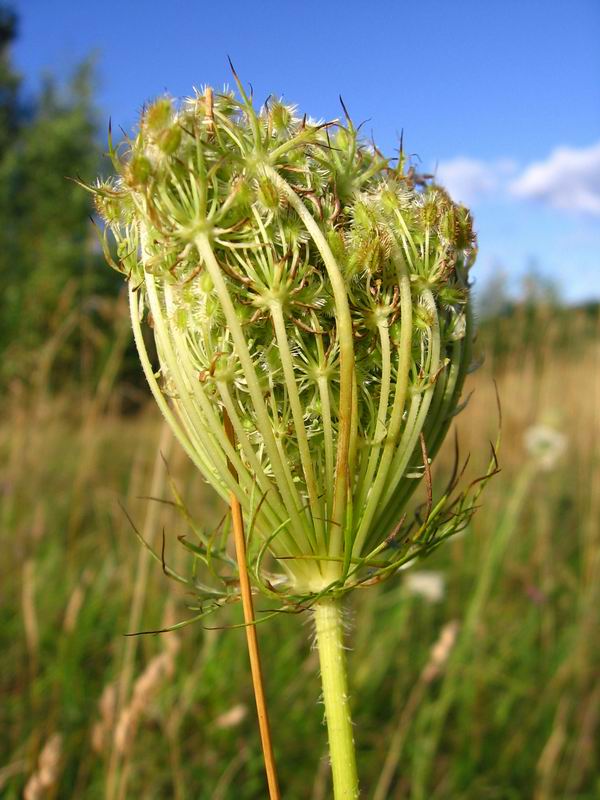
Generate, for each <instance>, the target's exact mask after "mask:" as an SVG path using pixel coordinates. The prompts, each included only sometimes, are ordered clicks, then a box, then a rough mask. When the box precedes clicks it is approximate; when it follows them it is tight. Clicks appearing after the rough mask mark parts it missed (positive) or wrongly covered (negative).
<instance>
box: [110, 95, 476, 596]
mask: <svg viewBox="0 0 600 800" xmlns="http://www.w3.org/2000/svg"><path fill="white" fill-rule="evenodd" d="M240 90H241V92H242V99H241V100H238V99H237V98H236V97H235V96H234V95H233V93H224V94H217V93H214V94H213V92H212V91H210V90H207V91H205V92H203V93H197V94H196V95H195V96H194V97H192V98H190V99H188V100H186V101H185V102H184V103H183V104H182V106H181V108H180V109H179V110H176V109H175V107H174V105H173V103H172V102H171V101H170V100H167V99H164V98H163V99H160V100H158V101H156V103H154V104H153V105H151V106H150V107H149V108H148V109H146V111H145V112H144V114H143V116H142V120H141V124H140V128H139V132H138V133H137V135H136V136H135V137H134V138H133V139H132V140H131V141H130V142H129V153H125V154H124V155H123V156H122V158H121V160H120V161H118V165H119V171H120V173H121V178H120V181H119V183H118V185H117V186H116V187H113V188H112V189H111V192H110V196H105V195H103V194H102V192H101V191H100V187H98V188H96V189H95V191H97V194H98V203H97V205H98V210H99V211H100V213H101V214H102V215H104V217H105V219H106V222H107V224H108V227H109V229H110V231H111V232H112V233H113V234H114V236H115V238H116V240H117V242H118V243H119V250H120V251H121V252H123V253H126V254H129V255H128V256H127V258H125V259H121V260H120V261H119V262H118V267H119V269H121V270H122V271H123V272H124V273H125V274H126V275H127V277H128V279H129V282H130V287H131V304H132V320H133V326H134V332H135V334H136V340H137V344H138V347H139V348H140V355H141V358H142V363H143V365H144V368H145V371H146V375H147V377H148V380H149V382H150V385H151V387H152V389H153V392H154V394H155V397H156V399H157V401H158V402H159V404H160V405H161V407H162V409H163V412H164V413H165V416H166V417H167V419H168V420H169V421H170V423H171V425H172V426H173V428H174V430H175V433H176V435H177V436H178V438H179V439H180V441H181V442H182V444H183V445H184V447H185V448H186V450H187V452H188V454H189V455H190V456H191V458H192V459H193V460H194V462H195V464H196V465H197V466H198V468H199V469H200V471H201V472H202V473H203V475H204V476H205V478H206V479H207V480H208V481H209V483H211V485H212V486H213V487H214V488H215V489H216V490H217V491H218V492H219V494H220V495H221V496H222V497H223V498H224V499H226V498H227V497H228V494H229V493H230V492H234V494H235V495H236V496H237V498H238V499H239V501H240V503H241V505H242V508H243V510H244V513H245V516H246V519H247V520H248V524H251V525H252V530H253V532H254V535H255V536H256V539H257V541H259V542H262V546H261V547H260V553H261V554H262V553H263V552H264V550H265V549H268V550H270V551H271V553H272V554H273V555H274V556H275V557H276V558H279V559H281V560H280V562H279V563H280V564H282V565H283V567H284V569H286V571H287V574H288V588H287V591H288V593H289V594H291V595H293V596H303V595H306V594H307V593H308V594H310V593H319V592H325V591H332V592H335V591H344V590H346V589H347V588H348V587H351V586H353V585H356V584H357V583H360V582H362V581H364V580H365V579H366V578H369V579H371V577H372V576H373V575H375V574H376V575H382V576H384V575H385V574H389V573H391V572H393V571H394V569H396V568H397V566H398V565H399V564H400V563H402V560H407V558H409V557H411V556H412V555H414V553H415V552H421V551H422V550H423V548H425V549H427V548H428V547H429V546H433V544H434V543H435V542H436V541H437V540H438V539H439V537H440V536H445V535H448V531H449V530H450V528H449V527H446V528H444V527H443V525H442V520H445V522H444V524H446V523H447V525H450V523H449V522H448V520H449V517H443V515H441V514H440V515H439V517H438V520H437V522H436V523H435V525H434V524H433V522H427V524H425V526H423V525H421V527H420V528H418V532H415V529H414V528H413V529H410V528H407V529H406V530H404V529H403V528H402V527H401V525H400V523H401V520H402V516H403V513H404V509H405V506H406V503H407V501H408V499H409V497H410V495H411V493H412V492H413V490H414V488H415V486H416V485H417V483H418V481H417V480H416V479H415V478H414V477H409V475H411V476H414V475H415V474H417V475H423V474H425V473H426V472H428V464H429V460H430V459H431V458H432V457H433V456H434V455H435V453H436V451H437V450H438V448H439V447H440V444H441V442H442V440H443V438H444V435H445V433H446V430H447V428H448V425H449V423H450V420H451V418H452V416H453V414H454V412H455V410H456V408H457V406H458V403H459V398H460V393H461V388H462V383H463V379H464V375H465V372H466V369H467V367H468V365H469V361H470V346H471V338H472V325H471V312H470V301H469V281H468V271H469V268H470V266H471V263H472V261H473V258H474V253H475V237H474V234H473V229H472V223H471V216H470V214H469V212H468V210H467V209H465V208H463V207H461V206H457V205H456V204H455V203H453V202H452V200H451V199H450V197H449V196H448V195H447V193H446V192H445V191H443V190H442V189H440V188H439V187H436V186H434V185H432V184H430V183H427V182H426V181H424V180H420V179H418V176H415V175H414V172H413V171H412V170H410V171H409V172H406V171H405V159H404V156H402V157H401V159H400V161H399V164H397V165H395V164H394V163H393V162H392V161H390V160H388V159H386V158H384V157H383V156H381V155H380V154H379V152H378V151H377V150H376V149H375V148H374V147H373V146H371V145H370V144H367V143H366V142H364V141H362V140H361V139H360V137H359V135H358V132H357V130H356V129H355V128H354V126H353V125H352V124H351V123H350V122H348V123H347V124H342V123H340V122H337V121H336V122H333V123H328V124H322V123H317V122H314V121H309V120H307V119H306V117H301V116H299V115H298V114H297V112H296V110H295V109H294V107H292V106H287V105H284V104H283V102H281V101H271V102H270V103H268V104H266V105H265V107H264V108H263V109H262V110H261V111H260V112H259V111H256V110H255V109H254V107H253V106H252V104H251V101H250V100H248V98H247V97H246V95H245V94H244V93H243V90H242V89H241V87H240ZM119 206H120V210H119ZM148 315H151V317H152V321H153V327H152V330H153V335H154V338H155V342H156V351H157V354H158V362H157V363H156V364H151V362H150V358H149V356H148V353H147V352H146V350H145V345H144V339H143V337H142V335H141V326H142V324H143V320H144V318H145V317H147V316H148ZM226 417H227V418H228V419H229V420H230V421H231V425H232V427H233V430H234V432H235V437H234V439H233V441H231V440H230V439H229V438H228V437H227V435H226V434H225V431H224V420H225V418H226ZM430 510H431V509H430ZM417 527H418V526H417ZM400 530H402V531H403V534H402V537H401V541H400V542H399V541H398V540H399V531H400ZM407 531H408V532H407ZM261 557H262V555H261ZM257 558H259V556H257ZM259 560H260V559H259ZM382 565H383V566H382ZM257 573H258V570H257Z"/></svg>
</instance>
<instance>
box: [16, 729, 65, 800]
mask: <svg viewBox="0 0 600 800" xmlns="http://www.w3.org/2000/svg"><path fill="white" fill-rule="evenodd" d="M61 755H62V736H61V735H60V733H55V734H53V735H52V736H51V737H50V738H49V739H48V741H47V742H46V744H45V745H44V748H43V750H42V752H41V753H40V757H39V758H38V763H37V769H36V771H35V772H34V773H33V775H32V776H31V777H30V778H29V780H28V781H27V785H26V786H25V791H24V792H23V798H24V800H43V799H44V798H45V797H47V796H48V794H49V793H50V790H51V789H52V788H53V787H54V786H55V785H56V783H57V781H58V776H59V771H60V759H61Z"/></svg>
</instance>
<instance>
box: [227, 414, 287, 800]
mask: <svg viewBox="0 0 600 800" xmlns="http://www.w3.org/2000/svg"><path fill="white" fill-rule="evenodd" d="M223 422H224V427H225V433H226V436H227V437H228V439H229V440H230V442H231V443H232V444H233V442H234V437H235V434H234V431H233V426H232V424H231V420H230V419H229V416H228V415H227V413H226V412H225V414H224V416H223ZM229 469H230V470H231V473H232V475H234V477H237V476H236V473H235V469H234V467H233V466H232V465H231V464H230V465H229ZM230 507H231V516H232V522H233V537H234V543H235V554H236V558H237V562H238V567H239V573H240V591H241V595H242V607H243V611H244V623H245V625H246V642H247V645H248V656H249V658H250V672H251V674H252V687H253V689H254V699H255V701H256V712H257V716H258V729H259V732H260V740H261V744H262V749H263V757H264V762H265V772H266V773H267V784H268V786H269V798H270V800H280V797H281V795H280V793H279V784H278V780H277V770H276V767H275V756H274V754H273V741H272V738H271V726H270V724H269V713H268V710H267V700H266V697H265V689H264V681H263V675H262V666H261V663H260V651H259V649H258V636H257V634H256V624H255V623H256V620H255V617H254V605H253V602H252V588H251V586H250V578H249V576H248V562H247V559H246V537H245V534H244V520H243V517H242V508H241V506H240V503H239V501H238V499H237V497H236V496H235V493H234V492H231V494H230Z"/></svg>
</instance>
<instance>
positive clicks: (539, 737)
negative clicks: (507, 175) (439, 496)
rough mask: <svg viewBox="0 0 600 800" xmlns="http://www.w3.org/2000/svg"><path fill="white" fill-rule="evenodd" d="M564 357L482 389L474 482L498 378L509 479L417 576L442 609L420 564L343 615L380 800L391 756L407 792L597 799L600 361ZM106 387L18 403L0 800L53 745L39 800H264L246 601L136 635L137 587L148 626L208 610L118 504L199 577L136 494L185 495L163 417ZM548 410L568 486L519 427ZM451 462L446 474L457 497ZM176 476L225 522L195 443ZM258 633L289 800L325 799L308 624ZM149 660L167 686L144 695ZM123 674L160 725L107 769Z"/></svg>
mask: <svg viewBox="0 0 600 800" xmlns="http://www.w3.org/2000/svg"><path fill="white" fill-rule="evenodd" d="M561 336H562V334H561ZM552 341H553V340H552V338H551V337H550V336H548V337H547V338H546V339H545V340H543V339H542V340H540V341H536V344H535V347H533V346H532V347H531V348H527V347H524V346H522V345H520V346H518V347H517V346H516V345H512V346H511V348H510V349H509V351H508V352H506V351H503V353H502V359H501V360H500V361H496V362H493V365H492V366H490V367H485V366H484V367H483V368H482V369H481V370H479V372H478V373H476V374H475V375H474V376H473V377H472V379H471V383H472V388H476V392H475V395H474V396H473V398H472V400H471V402H470V404H469V406H468V407H467V409H466V410H465V411H464V412H463V414H462V415H461V417H460V419H459V423H458V428H459V439H460V441H461V447H462V450H463V452H464V453H466V452H467V451H470V452H471V453H472V464H471V466H470V467H469V470H468V473H469V476H470V477H474V476H476V475H477V474H478V472H480V471H481V470H482V469H483V468H484V464H485V461H486V459H487V456H488V450H486V448H487V442H488V441H489V440H490V439H491V438H494V436H495V431H496V425H497V420H496V411H495V398H494V389H493V384H492V375H491V372H492V371H493V372H494V377H495V378H496V379H497V381H498V386H499V391H500V395H501V398H502V405H503V416H504V421H503V444H502V451H501V462H502V472H501V474H500V475H498V476H497V477H496V478H495V479H494V480H493V481H492V482H491V483H490V485H489V486H488V488H487V489H486V492H485V493H484V496H483V506H482V508H481V509H480V510H479V511H478V513H477V515H476V516H475V519H474V522H473V524H472V525H471V527H470V529H469V530H468V531H467V532H466V533H465V534H464V535H462V536H461V537H460V538H456V539H455V540H453V541H452V542H450V543H448V544H447V545H446V546H444V547H442V548H440V550H438V551H437V552H436V553H435V554H434V556H432V557H431V558H430V559H429V560H428V561H427V562H425V563H423V564H422V565H421V564H419V565H416V566H415V567H413V570H421V569H426V570H433V571H436V572H440V573H441V574H442V575H443V577H444V580H445V585H446V592H445V597H444V599H443V600H442V601H441V602H437V603H430V602H428V601H427V600H425V599H424V598H423V597H421V596H416V595H414V594H411V593H410V592H409V591H408V588H407V584H406V580H405V579H406V576H407V575H408V574H409V573H408V572H403V573H401V574H400V575H399V576H398V577H397V578H395V579H394V580H392V581H390V582H388V583H387V584H384V585H381V586H378V587H373V588H370V589H368V590H367V589H365V590H364V591H360V592H356V593H355V596H354V598H353V600H352V602H351V605H350V607H349V608H348V611H347V616H348V630H349V633H350V643H351V645H352V649H351V650H350V652H349V670H350V681H351V685H352V702H353V712H354V721H355V726H356V728H355V735H356V740H357V745H358V758H359V768H360V773H361V781H362V787H363V791H364V796H365V797H372V796H373V793H374V792H375V789H376V786H377V782H378V779H379V778H380V775H381V772H382V767H383V764H384V762H385V761H386V758H387V757H388V750H389V747H390V743H391V741H392V740H395V741H396V743H399V746H398V748H397V751H398V752H397V768H396V769H394V770H393V779H392V783H391V786H390V789H389V791H388V792H387V794H386V796H387V797H389V798H412V800H424V798H435V799H437V800H446V799H449V798H452V800H456V799H457V798H461V799H462V798H464V799H465V800H467V799H468V800H486V798H489V800H496V799H497V800H512V798H515V800H521V799H522V798H532V799H533V800H550V799H551V798H556V799H557V800H558V798H565V799H568V800H592V799H593V798H596V797H598V796H600V779H599V778H598V774H599V767H600V763H599V758H598V752H597V744H595V743H597V737H598V728H599V725H600V689H599V688H598V681H597V675H598V668H599V666H600V642H599V640H598V635H597V631H598V622H599V613H598V608H600V581H599V578H600V530H599V525H598V520H599V519H600V456H599V452H598V445H597V442H598V441H599V436H600V419H599V411H598V409H599V408H600V385H599V377H598V376H599V375H600V369H599V366H600V353H599V351H598V349H597V345H590V346H587V347H583V346H581V345H580V343H579V341H578V342H576V345H577V346H574V347H573V348H569V347H567V346H563V347H561V348H560V352H558V354H557V352H556V351H553V349H552V344H551V342H552ZM544 342H545V343H544ZM109 383H110V382H109ZM103 392H104V395H105V396H103V397H102V398H101V400H102V402H98V400H97V396H92V398H91V400H85V397H84V394H83V393H82V395H81V396H79V395H77V394H75V393H74V392H72V391H69V392H67V391H65V392H64V393H63V394H62V395H59V396H57V397H52V398H48V397H47V396H46V395H45V394H44V393H42V392H40V391H38V392H25V391H23V392H19V390H18V387H16V388H14V390H13V393H12V396H11V397H9V398H8V399H7V400H6V402H5V403H4V407H3V415H2V422H1V423H0V458H1V463H2V465H3V466H2V471H1V475H0V489H1V496H0V503H1V506H0V519H1V521H2V528H1V532H0V537H1V538H0V547H1V553H2V559H1V567H0V569H1V571H2V575H1V586H2V589H1V595H0V598H1V599H0V602H1V610H2V619H3V624H2V627H1V628H0V649H1V652H2V663H1V669H0V693H1V696H2V702H1V703H0V752H1V756H0V764H1V765H2V766H0V796H1V797H2V798H7V800H8V799H11V800H12V798H19V797H22V796H23V789H24V786H25V785H26V783H27V781H28V780H29V779H30V776H31V775H32V774H33V773H34V772H35V770H36V763H37V759H38V757H39V754H40V751H41V750H42V748H43V747H44V745H45V743H46V742H47V741H48V740H49V739H50V737H51V736H52V735H53V734H55V733H59V734H60V735H61V737H62V758H61V760H60V763H59V764H58V766H57V769H56V775H55V777H54V778H53V779H52V780H51V781H50V784H51V785H49V786H48V788H47V790H46V793H45V794H42V795H41V796H43V797H49V798H85V800H87V799H88V798H89V799H90V800H94V798H103V797H106V796H107V784H110V787H109V788H110V789H111V791H112V794H111V795H110V796H111V797H114V798H116V797H118V796H121V797H126V798H144V800H145V799H146V798H148V799H150V798H166V797H168V798H171V797H172V798H177V799H178V800H183V799H184V798H186V799H187V798H190V800H191V799H192V798H193V800H204V799H206V800H218V798H221V799H222V800H250V799H251V798H256V800H258V799H259V798H261V799H262V798H264V797H265V784H264V779H263V772H262V765H261V756H260V745H259V741H258V734H257V731H256V726H255V720H254V709H253V700H252V694H251V686H250V680H249V675H248V668H247V657H246V652H245V642H244V633H243V631H242V630H240V629H234V630H230V629H227V626H229V625H231V624H235V623H239V622H240V620H241V609H240V608H239V607H237V606H236V607H231V608H228V609H225V610H223V611H221V612H219V615H218V616H212V617H209V618H208V619H207V620H206V621H205V622H206V624H207V625H209V626H218V628H219V629H216V630H203V629H202V628H201V627H200V626H199V625H194V626H190V627H187V628H184V629H182V630H181V631H178V632H177V633H176V634H170V635H169V636H166V637H165V636H158V637H157V636H143V637H137V638H135V639H126V638H125V637H124V636H123V634H124V633H125V632H127V631H128V630H129V627H128V626H129V624H130V615H131V606H132V601H133V596H134V593H136V592H137V597H138V601H142V600H143V603H141V604H140V619H139V627H140V628H143V629H147V628H155V627H160V626H162V625H165V624H169V623H171V622H173V621H178V620H181V619H184V618H185V617H186V616H189V615H190V613H191V612H189V611H188V610H187V609H186V605H185V603H186V597H185V595H184V593H183V592H182V591H180V590H179V588H178V587H177V585H176V584H174V583H173V582H172V581H169V580H168V579H167V578H166V577H165V576H164V575H163V573H162V570H161V568H160V565H159V564H156V563H155V562H153V561H152V562H151V563H148V564H145V563H144V561H145V558H146V557H145V556H144V555H143V552H144V551H143V550H142V549H141V548H140V545H139V543H138V541H137V539H136V538H135V536H134V534H133V532H132V530H131V527H130V524H129V522H128V521H127V518H126V516H125V514H124V512H123V510H122V509H121V504H122V505H123V506H125V508H126V509H127V511H128V513H129V514H130V515H131V517H132V519H133V520H134V521H135V524H136V526H137V527H138V528H139V529H140V530H142V529H144V531H145V534H146V535H147V536H149V537H154V540H155V541H156V542H158V543H160V537H161V531H162V530H163V528H164V530H165V535H166V547H167V559H168V561H169V563H170V564H173V565H174V566H179V567H180V568H182V569H185V565H186V559H187V555H186V552H185V551H184V549H183V548H182V547H181V546H180V545H179V544H178V542H177V536H178V535H180V534H183V533H186V524H185V522H184V521H183V520H182V519H181V518H180V517H179V516H177V515H176V514H175V512H174V511H173V509H172V508H171V507H169V506H168V505H161V504H157V503H153V502H151V501H148V500H145V499H140V498H143V496H145V495H149V494H153V491H152V484H153V478H154V489H158V494H159V495H160V496H161V497H163V498H166V499H168V498H169V497H170V495H169V488H168V486H164V478H163V476H162V475H161V464H162V462H161V461H160V460H158V461H156V450H157V446H158V442H159V439H160V437H161V435H162V431H161V423H160V420H159V418H158V415H157V413H156V412H155V410H154V408H153V407H152V406H151V405H150V404H148V407H147V408H145V409H144V410H143V411H142V412H140V413H139V414H137V415H135V416H121V415H119V414H117V413H116V412H114V411H112V410H110V409H107V403H106V399H107V397H108V396H110V392H108V391H107V389H106V385H105V388H104V389H103ZM546 418H552V420H553V422H555V424H557V425H558V427H559V428H560V429H561V430H562V431H563V432H564V433H565V434H566V435H567V436H568V438H569V444H568V448H567V451H566V453H565V454H564V455H563V457H562V459H561V460H560V462H559V463H558V465H557V466H556V468H555V469H554V470H553V471H551V472H545V473H539V474H537V475H536V476H534V477H533V478H531V479H530V478H529V477H528V476H527V475H526V471H527V469H528V466H527V464H528V456H527V454H526V453H525V451H524V449H523V446H522V434H523V431H524V430H525V429H526V428H527V426H529V425H531V424H532V423H534V422H537V421H539V420H540V419H542V420H543V419H546ZM164 445H165V440H164V439H163V446H164ZM450 450H451V448H447V450H446V451H445V454H443V455H442V457H441V463H440V464H439V465H438V480H439V485H442V483H443V474H444V473H446V472H447V471H448V469H449V464H450V455H451V454H450ZM168 460H169V466H170V469H171V471H172V473H173V475H174V477H175V479H176V481H177V483H178V485H179V486H180V488H181V490H182V492H183V494H184V496H185V498H186V502H187V503H188V504H189V507H190V510H191V511H192V513H193V515H194V518H195V519H197V520H200V521H201V522H202V524H204V525H205V526H206V527H208V528H211V527H213V526H215V525H216V524H217V523H218V520H219V518H220V514H221V509H220V507H219V506H218V504H217V503H216V502H215V501H214V500H213V499H212V496H211V493H210V490H209V489H208V488H207V487H205V486H203V485H202V483H201V482H200V480H199V479H198V478H197V477H196V476H195V475H194V473H193V470H192V469H191V467H190V466H189V464H188V463H187V462H186V460H185V456H182V455H181V454H180V453H179V451H178V450H177V449H175V448H173V450H172V452H171V454H170V456H169V459H168ZM153 473H154V476H153ZM466 479H468V478H467V476H466V477H465V480H466ZM526 481H528V482H527V483H525V482H526ZM146 568H147V570H148V571H147V579H146V578H145V577H144V575H145V572H144V570H145V569H146ZM140 570H141V578H140V577H138V576H139V575H140ZM136 586H137V589H136ZM257 605H258V607H259V608H261V607H264V603H262V602H261V601H260V600H258V602H257ZM452 620H456V621H457V622H458V623H459V624H460V629H459V633H458V638H457V640H456V643H455V645H454V648H453V649H452V651H451V652H450V654H449V659H448V660H447V662H446V663H445V665H444V666H443V667H442V668H441V669H440V670H439V674H438V675H437V676H436V677H435V678H433V679H431V680H429V679H425V678H424V676H423V670H424V667H425V665H426V664H427V662H428V661H429V659H430V656H431V649H432V647H433V646H434V644H435V642H436V640H437V639H438V637H439V634H440V631H441V630H442V628H443V627H444V625H445V624H447V623H448V622H450V621H452ZM259 632H260V637H261V645H262V648H263V660H264V666H265V673H266V683H267V692H268V696H269V700H270V704H271V717H272V725H273V733H274V738H275V747H276V754H277V756H278V764H279V771H280V778H281V784H282V791H283V796H284V798H286V800H319V798H321V799H324V798H328V797H330V786H329V784H328V781H329V775H328V769H326V764H324V762H323V757H324V754H325V751H326V734H325V729H324V726H323V707H322V705H320V704H319V702H318V695H319V677H318V674H317V657H316V653H315V652H314V651H313V650H312V649H311V627H310V626H309V625H308V624H307V619H306V617H305V616H303V615H301V614H299V615H286V616H279V617H276V618H275V619H272V620H269V621H268V622H266V623H265V624H264V625H261V626H260V628H259ZM126 647H130V648H132V651H131V652H130V657H131V659H132V661H131V664H132V673H131V681H128V680H127V674H126V673H127V670H125V671H124V668H123V659H124V652H125V648H126ZM160 654H165V655H164V656H163V658H162V660H161V661H160V662H157V661H154V662H153V659H156V657H157V656H160ZM150 663H153V664H154V668H155V669H157V665H158V666H160V665H162V666H163V668H164V670H163V672H162V673H161V672H160V671H159V672H157V674H156V676H155V677H156V682H155V684H154V685H152V686H149V687H148V686H146V689H147V693H146V694H145V696H144V697H143V698H139V693H140V691H141V689H142V688H144V685H143V683H142V682H140V681H139V678H140V676H142V675H143V673H144V670H145V669H146V668H147V667H148V665H149V664H150ZM420 676H421V677H420ZM146 678H148V680H146V684H148V683H151V681H150V680H149V676H148V673H146ZM118 681H121V685H122V686H124V687H125V689H128V684H129V683H131V685H132V686H133V687H134V689H133V691H134V692H135V691H137V693H138V700H139V701H140V707H141V711H140V714H139V717H138V719H137V726H134V727H135V730H133V729H131V730H130V737H129V740H128V742H127V744H126V746H124V747H123V748H122V750H121V753H120V757H119V758H114V756H113V758H112V759H111V744H110V740H111V734H110V730H109V731H108V734H106V733H105V736H104V739H102V737H101V736H100V735H99V730H100V729H99V728H98V727H97V726H98V723H99V721H100V720H101V716H102V714H101V710H100V707H99V703H100V698H101V696H102V694H103V691H105V690H106V687H107V686H110V685H111V684H112V683H113V682H118ZM136 687H137V689H136ZM130 695H131V692H130V691H126V692H125V698H126V704H127V703H129V701H130V699H131V698H130ZM228 712H231V713H230V714H229V717H227V716H226V715H227V713H228ZM244 712H245V713H244ZM95 726H96V730H95V731H94V728H95ZM399 726H400V730H399ZM108 728H109V729H111V728H112V729H113V730H114V722H113V723H111V722H110V720H108ZM122 730H123V726H121V732H122ZM392 761H394V759H392ZM394 763H396V762H395V761H394ZM111 764H112V766H111ZM392 766H394V764H392ZM115 767H116V769H115ZM109 775H110V776H112V777H110V778H109ZM119 793H120V794H119Z"/></svg>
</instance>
